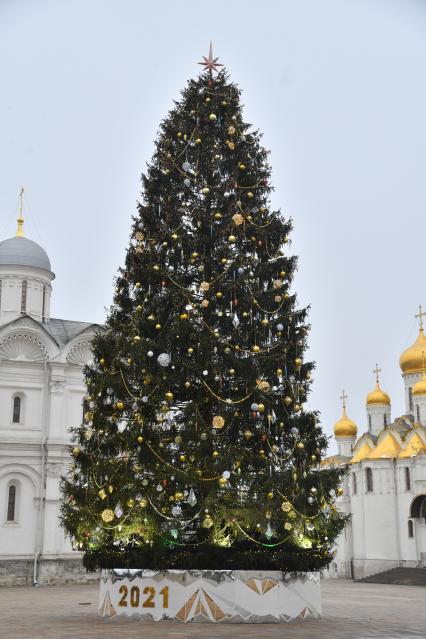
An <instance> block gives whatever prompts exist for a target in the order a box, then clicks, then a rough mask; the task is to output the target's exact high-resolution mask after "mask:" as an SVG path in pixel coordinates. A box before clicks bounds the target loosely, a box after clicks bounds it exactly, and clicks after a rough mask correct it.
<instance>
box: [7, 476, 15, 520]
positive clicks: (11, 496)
mask: <svg viewBox="0 0 426 639" xmlns="http://www.w3.org/2000/svg"><path fill="white" fill-rule="evenodd" d="M15 509H16V486H15V484H10V486H9V489H8V491H7V517H6V521H15Z"/></svg>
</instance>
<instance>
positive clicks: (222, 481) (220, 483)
mask: <svg viewBox="0 0 426 639" xmlns="http://www.w3.org/2000/svg"><path fill="white" fill-rule="evenodd" d="M227 483H228V480H227V479H225V477H219V486H226V484H227Z"/></svg>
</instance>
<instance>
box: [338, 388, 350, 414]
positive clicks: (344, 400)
mask: <svg viewBox="0 0 426 639" xmlns="http://www.w3.org/2000/svg"><path fill="white" fill-rule="evenodd" d="M340 399H341V400H342V405H343V412H345V410H346V400H347V399H348V396H347V395H346V393H345V391H344V390H343V391H342V394H341V395H340Z"/></svg>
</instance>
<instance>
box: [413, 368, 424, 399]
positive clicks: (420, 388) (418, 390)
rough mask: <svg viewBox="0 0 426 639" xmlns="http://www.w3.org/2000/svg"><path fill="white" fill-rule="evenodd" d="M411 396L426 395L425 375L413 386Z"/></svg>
mask: <svg viewBox="0 0 426 639" xmlns="http://www.w3.org/2000/svg"><path fill="white" fill-rule="evenodd" d="M413 395H426V373H423V375H422V378H421V379H419V381H418V382H416V383H415V384H414V386H413Z"/></svg>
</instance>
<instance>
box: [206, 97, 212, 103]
mask: <svg viewBox="0 0 426 639" xmlns="http://www.w3.org/2000/svg"><path fill="white" fill-rule="evenodd" d="M210 99H211V98H209V97H208V96H207V98H206V103H207V104H208V103H209V102H210Z"/></svg>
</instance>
